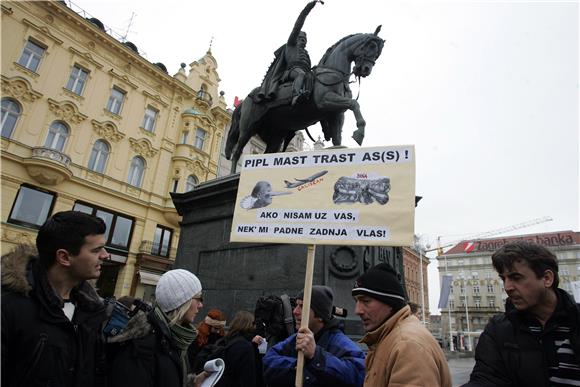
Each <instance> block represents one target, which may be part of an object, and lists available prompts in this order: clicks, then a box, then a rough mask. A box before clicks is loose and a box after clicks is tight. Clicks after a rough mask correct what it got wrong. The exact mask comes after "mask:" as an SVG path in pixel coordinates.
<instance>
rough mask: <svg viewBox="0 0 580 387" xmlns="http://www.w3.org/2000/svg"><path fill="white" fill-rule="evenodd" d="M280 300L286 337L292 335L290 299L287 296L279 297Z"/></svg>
mask: <svg viewBox="0 0 580 387" xmlns="http://www.w3.org/2000/svg"><path fill="white" fill-rule="evenodd" d="M280 298H281V299H282V307H283V309H284V326H286V332H288V335H291V334H293V333H294V317H293V316H292V305H290V297H288V295H287V294H282V295H281V296H280Z"/></svg>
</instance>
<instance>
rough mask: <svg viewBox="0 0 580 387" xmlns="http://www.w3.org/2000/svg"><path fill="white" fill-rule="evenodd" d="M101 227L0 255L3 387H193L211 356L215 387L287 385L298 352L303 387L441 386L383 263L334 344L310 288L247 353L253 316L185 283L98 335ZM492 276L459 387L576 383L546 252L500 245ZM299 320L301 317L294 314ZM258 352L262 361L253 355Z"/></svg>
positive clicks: (63, 233) (53, 235) (128, 304)
mask: <svg viewBox="0 0 580 387" xmlns="http://www.w3.org/2000/svg"><path fill="white" fill-rule="evenodd" d="M105 233H106V226H105V223H104V222H103V221H102V220H101V219H100V218H97V217H94V216H91V215H87V214H84V213H81V212H74V211H65V212H59V213H56V214H55V215H53V216H52V217H51V218H49V219H48V220H47V221H46V223H45V224H44V225H43V226H42V227H41V228H40V230H39V232H38V236H37V240H36V247H33V246H24V245H22V246H18V247H17V248H15V249H14V250H13V251H11V252H10V253H8V254H6V255H4V256H2V272H1V275H2V305H1V306H2V315H1V318H2V332H1V334H2V354H1V356H2V385H3V386H6V387H16V386H30V387H41V386H43V387H47V386H62V387H77V386H78V387H81V386H82V387H100V386H112V387H117V386H118V387H121V386H123V387H131V386H140V387H145V386H150V387H187V386H201V384H202V383H203V381H204V380H205V379H207V378H208V377H209V373H208V372H207V371H205V370H204V364H205V361H206V360H208V359H210V357H208V356H210V355H211V353H212V352H211V351H209V348H211V349H212V351H214V352H213V353H214V354H215V353H217V352H216V351H218V350H219V351H220V352H219V356H220V357H221V358H222V359H223V361H224V362H225V365H226V366H225V368H224V372H223V374H222V376H221V378H220V379H219V382H218V384H216V386H240V387H253V386H258V387H265V386H271V387H278V386H280V387H283V386H294V385H295V379H296V373H297V370H296V368H297V364H298V357H299V356H298V354H299V353H302V354H303V356H304V364H303V385H304V386H332V387H341V386H366V387H381V386H443V387H450V386H451V385H452V381H451V374H450V372H449V367H448V364H447V361H446V358H445V355H444V353H443V351H442V349H441V347H440V346H439V344H438V343H437V341H436V340H435V339H434V337H433V336H432V335H431V333H430V332H429V331H428V330H427V329H426V328H425V327H424V326H423V324H422V323H421V322H420V320H419V319H418V318H417V317H416V315H415V312H414V311H413V312H412V309H411V307H410V305H409V303H408V300H407V299H406V292H405V290H404V289H403V287H402V285H401V283H400V281H399V279H398V277H397V273H396V272H395V271H394V270H393V269H392V268H391V267H390V266H389V265H387V264H385V263H381V264H379V265H377V266H374V267H372V268H370V269H369V270H367V271H366V272H364V273H363V274H362V275H360V276H359V278H358V279H357V280H356V282H355V285H354V287H353V288H352V296H353V298H354V300H355V314H356V315H357V316H358V317H359V318H360V321H361V323H362V327H363V330H364V336H363V337H362V339H361V340H360V342H359V343H356V342H354V341H353V340H351V339H350V338H349V337H348V336H346V335H345V334H344V332H343V331H342V328H341V324H340V321H339V320H338V319H337V318H336V317H335V316H334V315H333V302H334V293H333V290H332V289H331V288H330V287H327V286H318V285H315V286H313V287H312V291H311V300H310V310H309V311H308V324H306V322H305V323H304V324H302V316H303V310H302V308H303V295H302V294H299V295H298V296H297V297H296V302H295V306H294V309H293V315H294V319H295V330H296V333H294V334H292V335H290V336H289V337H287V338H286V339H285V340H283V341H280V342H278V343H277V344H275V345H273V346H271V347H270V348H268V349H267V351H261V350H260V349H259V348H261V347H263V345H264V344H265V341H264V338H263V337H261V336H259V335H256V324H255V318H254V314H253V313H250V312H248V311H238V312H236V313H235V316H234V318H233V320H232V321H231V322H229V324H228V322H227V321H226V316H225V315H224V313H223V312H221V311H220V310H218V309H212V310H209V311H208V312H207V313H206V314H204V317H203V319H202V320H201V321H200V322H199V323H198V324H197V325H194V321H195V319H196V316H197V315H198V314H199V313H200V311H201V310H202V309H203V303H204V300H203V292H202V284H201V282H200V280H199V279H198V278H197V276H196V275H195V274H194V273H191V272H190V271H188V270H184V269H174V270H170V271H168V272H166V273H165V274H163V275H162V276H161V277H160V279H159V282H158V284H157V287H156V290H155V298H156V299H155V303H154V305H151V306H145V307H143V306H142V305H144V304H143V303H139V302H138V300H134V299H133V298H131V297H123V298H121V299H119V302H120V303H121V304H123V305H124V306H122V307H121V308H124V309H126V311H128V312H127V313H128V315H129V316H130V318H129V319H128V321H126V325H125V326H123V327H122V329H120V331H118V332H116V333H115V334H114V335H108V334H104V329H103V328H104V327H105V326H106V324H107V322H108V321H110V318H111V308H109V307H108V305H107V303H106V302H104V301H103V299H102V298H101V297H100V296H99V295H98V293H97V291H96V290H95V288H94V286H93V285H92V281H94V280H96V279H97V278H98V277H99V275H100V270H101V263H102V261H103V260H104V259H106V258H107V257H108V253H107V251H106V248H105ZM492 260H493V266H494V268H495V270H496V271H497V272H498V274H499V275H500V278H501V279H502V280H503V282H504V288H505V290H506V293H507V295H508V300H507V304H506V312H505V313H502V314H500V315H498V316H496V317H494V318H493V319H492V320H491V321H490V322H489V324H488V325H487V327H486V329H485V331H484V332H483V334H482V336H481V339H480V341H479V343H478V345H477V348H476V352H475V359H476V364H475V367H474V370H473V372H472V375H471V380H470V381H469V383H468V384H467V385H468V386H470V387H471V386H474V387H477V386H548V385H549V386H578V385H580V361H579V357H580V338H579V337H580V335H579V333H580V332H579V331H580V328H579V327H580V307H579V305H578V304H577V303H576V302H575V301H574V299H573V298H572V297H571V296H570V295H569V294H568V293H566V292H564V291H562V290H560V289H558V264H557V260H556V257H555V256H554V255H553V254H552V253H551V252H550V251H549V250H547V249H545V248H544V247H541V246H538V245H533V244H530V243H525V242H516V243H514V244H509V245H506V246H504V247H502V248H501V249H500V250H499V251H497V252H496V253H495V254H494V255H493V257H492ZM304 315H306V313H304ZM263 352H265V353H263Z"/></svg>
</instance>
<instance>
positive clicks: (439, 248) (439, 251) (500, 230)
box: [427, 216, 554, 255]
mask: <svg viewBox="0 0 580 387" xmlns="http://www.w3.org/2000/svg"><path fill="white" fill-rule="evenodd" d="M552 220H554V219H552V218H551V217H550V216H544V217H542V218H536V219H532V220H528V221H527V222H522V223H518V224H514V225H512V226H508V227H502V228H497V229H495V230H490V231H486V232H482V233H479V234H474V235H471V236H470V237H469V238H462V239H457V240H455V241H453V242H449V243H446V244H445V245H443V246H441V236H438V237H437V248H435V249H431V250H427V251H433V250H437V255H442V254H443V249H444V248H446V247H450V246H454V245H456V244H457V243H459V242H463V241H465V240H468V239H481V238H487V237H490V236H494V235H500V234H504V233H506V232H509V231H513V230H518V229H520V228H525V227H530V226H534V225H536V224H540V223H544V222H551V221H552Z"/></svg>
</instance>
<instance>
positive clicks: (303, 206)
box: [230, 146, 415, 246]
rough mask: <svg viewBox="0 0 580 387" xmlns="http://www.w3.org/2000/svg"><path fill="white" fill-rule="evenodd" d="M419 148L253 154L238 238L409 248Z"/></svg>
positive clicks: (241, 193) (234, 234)
mask: <svg viewBox="0 0 580 387" xmlns="http://www.w3.org/2000/svg"><path fill="white" fill-rule="evenodd" d="M414 212H415V152H414V147H413V146H393V147H376V148H359V149H349V148H343V149H330V150H328V149H327V150H320V151H308V152H293V153H275V154H261V155H247V156H245V157H244V160H243V161H242V167H241V174H240V183H239V186H238V195H237V198H236V204H235V211H234V218H233V223H232V231H231V237H230V240H231V241H232V242H271V243H300V244H325V245H337V244H338V245H363V246H370V245H380V246H409V245H411V244H412V243H413V232H414V227H413V226H414Z"/></svg>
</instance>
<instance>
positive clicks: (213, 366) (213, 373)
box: [201, 358, 226, 387]
mask: <svg viewBox="0 0 580 387" xmlns="http://www.w3.org/2000/svg"><path fill="white" fill-rule="evenodd" d="M225 368H226V363H225V362H224V361H223V359H219V358H218V359H213V360H210V361H208V362H206V363H205V365H204V366H203V370H204V371H205V372H207V373H208V376H207V378H205V380H204V381H203V382H202V383H201V387H213V386H215V385H216V383H217V382H218V381H219V380H220V378H221V377H222V375H223V373H224V369H225Z"/></svg>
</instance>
